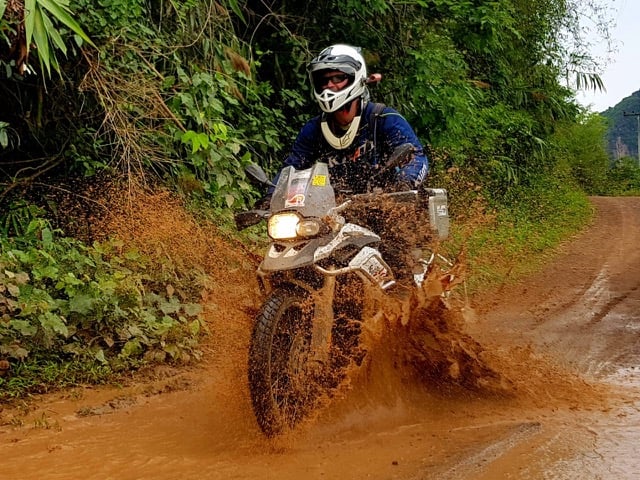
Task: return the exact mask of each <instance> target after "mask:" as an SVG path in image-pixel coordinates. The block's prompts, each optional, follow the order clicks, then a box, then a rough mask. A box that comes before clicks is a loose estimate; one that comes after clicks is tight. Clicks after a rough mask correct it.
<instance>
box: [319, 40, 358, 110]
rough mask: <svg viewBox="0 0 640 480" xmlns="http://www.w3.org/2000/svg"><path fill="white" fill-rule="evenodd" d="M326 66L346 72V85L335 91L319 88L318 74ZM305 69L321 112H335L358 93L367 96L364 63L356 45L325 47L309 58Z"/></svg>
mask: <svg viewBox="0 0 640 480" xmlns="http://www.w3.org/2000/svg"><path fill="white" fill-rule="evenodd" d="M330 70H337V71H340V72H342V73H344V74H346V75H347V76H348V83H347V85H346V87H344V88H343V89H342V90H339V91H337V92H334V91H332V90H330V89H328V88H327V89H323V78H322V75H323V73H325V72H326V71H330ZM307 71H308V72H309V79H310V80H311V85H312V86H313V96H314V98H315V99H316V101H317V102H318V105H320V108H321V109H322V111H323V112H325V113H331V112H335V111H336V110H339V109H340V108H341V107H343V106H345V105H347V104H349V103H350V102H351V101H352V100H354V99H356V98H358V97H364V98H367V93H368V92H367V87H366V84H365V81H366V79H367V66H366V65H365V62H364V58H363V57H362V55H361V54H360V49H359V48H355V47H351V46H349V45H340V44H339V45H332V46H330V47H327V48H325V49H324V50H322V51H321V52H320V54H319V55H318V56H317V57H316V58H314V59H313V60H311V62H309V65H308V66H307Z"/></svg>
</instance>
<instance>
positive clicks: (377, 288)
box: [236, 145, 449, 437]
mask: <svg viewBox="0 0 640 480" xmlns="http://www.w3.org/2000/svg"><path fill="white" fill-rule="evenodd" d="M411 151H412V147H411V145H404V146H402V147H400V148H398V149H397V150H396V151H395V152H394V154H393V155H392V156H391V158H390V160H389V161H388V162H387V164H386V166H385V167H384V168H382V169H381V170H380V172H379V174H378V175H373V176H372V177H371V184H372V185H373V186H372V187H371V189H370V191H373V188H375V182H376V179H377V178H382V177H384V175H385V174H387V173H388V172H390V171H393V170H395V169H397V168H399V166H401V165H402V164H403V162H404V161H406V159H407V158H408V156H409V155H410V154H411ZM247 174H248V176H249V177H250V178H252V179H253V180H254V181H255V182H257V183H259V184H262V185H265V186H271V187H273V188H274V190H273V194H272V197H271V202H270V208H269V210H251V211H248V212H241V213H239V214H238V215H236V224H237V226H238V228H240V229H242V228H246V227H248V226H250V225H253V224H256V223H257V222H259V221H261V220H266V221H267V233H268V236H269V238H270V244H269V246H268V248H267V251H266V254H265V255H264V259H263V260H262V262H261V263H260V265H259V267H258V269H257V276H258V280H259V284H260V287H261V290H262V292H263V293H264V295H265V300H264V302H263V305H262V308H261V309H260V311H259V313H258V315H257V317H256V319H255V324H254V328H253V332H252V336H251V343H250V349H249V362H248V376H249V387H250V395H251V401H252V406H253V410H254V413H255V416H256V419H257V423H258V425H259V427H260V429H261V430H262V431H263V432H264V434H265V435H267V436H269V437H271V436H275V435H278V434H280V433H282V432H283V431H285V430H287V429H293V428H294V427H296V426H297V425H298V424H300V423H301V422H302V421H303V420H304V419H306V418H308V417H309V416H310V414H311V413H312V412H313V411H314V410H315V409H316V408H317V406H318V404H319V402H320V401H321V399H322V398H327V397H328V396H330V395H331V393H332V392H333V391H334V390H335V389H336V388H337V387H338V386H339V385H340V383H341V381H342V380H343V378H344V376H345V375H346V370H347V368H348V367H349V366H350V365H359V364H360V363H361V362H362V361H363V358H364V356H365V354H366V352H365V351H364V349H363V348H362V345H361V341H360V336H361V334H362V332H363V330H364V329H365V328H367V324H368V323H371V322H375V321H376V319H379V318H380V316H381V314H382V313H383V312H382V308H383V305H384V303H385V301H386V300H387V297H389V296H390V295H392V293H391V292H392V291H393V290H394V286H396V283H397V278H396V275H395V273H394V268H393V267H392V266H391V265H389V263H387V261H386V259H385V258H383V255H382V253H381V252H380V248H379V245H380V243H381V237H380V235H378V234H377V233H376V232H374V231H372V230H371V229H369V228H367V227H364V226H362V225H359V224H357V223H351V222H348V221H346V220H345V217H344V216H343V214H344V213H346V212H347V211H348V210H349V208H350V207H351V206H352V205H353V204H354V202H356V201H361V200H363V199H364V201H367V200H368V199H372V198H376V199H380V198H381V197H384V198H386V199H388V200H390V201H392V202H400V203H403V202H413V203H414V204H417V205H426V209H427V210H428V218H429V225H430V228H431V230H432V233H433V236H434V237H435V239H436V240H442V239H445V238H446V237H447V236H448V230H449V217H448V205H447V192H446V190H444V189H435V188H434V189H432V188H426V189H422V190H421V191H420V192H418V191H417V190H407V191H400V192H392V193H379V192H377V193H375V192H374V193H373V194H371V193H369V194H360V195H352V196H349V197H348V198H346V199H345V200H344V201H342V202H341V203H339V204H338V203H337V202H336V192H335V191H334V188H333V187H332V184H331V181H330V176H329V170H328V165H327V164H326V163H320V162H319V163H316V164H314V165H313V166H312V167H311V168H308V169H305V170H295V169H294V168H293V167H286V168H285V169H283V170H282V172H281V173H280V175H279V178H278V181H277V183H276V184H275V185H274V184H273V183H272V182H271V181H270V180H269V179H268V177H267V175H266V174H265V173H264V171H263V170H262V169H261V168H260V167H259V166H257V165H256V164H252V165H250V166H249V167H248V168H247ZM425 197H426V199H425ZM425 200H426V201H425ZM422 253H424V252H422ZM418 256H419V258H418V259H417V262H418V264H419V265H420V271H419V272H415V273H413V279H412V280H413V282H412V283H413V286H412V288H414V289H415V290H416V291H419V289H420V287H421V285H422V282H423V281H424V279H425V275H427V274H428V272H429V271H430V269H432V268H434V266H435V264H436V263H437V259H438V255H437V254H435V253H429V254H428V255H423V254H418ZM440 258H442V257H440ZM354 292H355V295H354ZM396 301H397V299H396ZM401 301H404V302H409V301H410V297H407V298H406V299H404V300H401Z"/></svg>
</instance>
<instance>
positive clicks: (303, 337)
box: [249, 289, 321, 436]
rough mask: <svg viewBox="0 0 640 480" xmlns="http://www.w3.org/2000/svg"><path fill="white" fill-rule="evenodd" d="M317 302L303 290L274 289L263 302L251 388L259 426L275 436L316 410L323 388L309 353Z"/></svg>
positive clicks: (253, 347)
mask: <svg viewBox="0 0 640 480" xmlns="http://www.w3.org/2000/svg"><path fill="white" fill-rule="evenodd" d="M312 320H313V300H312V298H311V295H310V294H309V293H308V292H306V291H304V290H301V289H291V290H289V289H278V290H275V291H274V292H273V293H272V294H271V295H270V296H269V298H268V299H267V301H266V302H265V303H264V305H263V307H262V309H261V311H260V313H259V314H258V317H257V318H256V323H255V326H254V329H253V334H252V337H251V346H250V349H249V389H250V392H251V401H252V404H253V410H254V412H255V415H256V419H257V421H258V425H259V426H260V428H261V429H262V431H263V432H264V433H265V434H266V435H267V436H274V435H277V434H279V433H281V432H282V431H283V430H285V429H287V428H293V427H294V426H295V425H297V424H299V423H300V421H302V420H303V419H304V418H305V417H307V416H308V415H309V413H310V412H311V411H312V410H313V409H314V407H315V405H316V402H317V401H318V398H319V397H320V393H321V389H320V385H319V384H318V381H317V378H318V375H317V374H318V372H316V371H314V369H313V367H317V365H313V364H312V363H313V362H311V361H310V357H311V350H310V345H311V327H312Z"/></svg>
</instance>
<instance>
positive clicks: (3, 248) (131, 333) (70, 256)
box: [0, 220, 202, 371]
mask: <svg viewBox="0 0 640 480" xmlns="http://www.w3.org/2000/svg"><path fill="white" fill-rule="evenodd" d="M121 249H122V244H121V243H120V242H118V241H117V240H112V241H108V242H104V243H100V244H98V243H96V244H94V245H93V246H92V247H88V246H85V245H84V244H82V243H81V242H78V241H76V240H72V239H69V238H64V237H57V235H56V232H54V231H52V230H51V229H50V228H49V227H48V226H47V223H46V222H44V221H42V220H33V221H32V222H31V224H30V225H29V226H28V229H27V231H26V232H25V235H23V236H22V237H20V238H19V239H7V238H5V237H2V238H0V354H2V356H3V357H5V358H9V359H12V361H13V362H16V363H17V362H24V363H27V364H28V363H31V362H36V363H37V362H39V361H40V360H41V359H43V358H53V357H57V358H58V364H59V365H60V368H64V367H63V366H64V365H66V364H68V363H73V362H79V361H82V362H87V363H88V364H89V365H102V366H104V367H105V368H107V369H108V370H109V371H120V370H122V369H125V368H131V367H134V366H137V365H139V364H140V363H141V362H155V361H184V360H189V359H190V358H191V357H193V356H196V357H197V356H198V355H199V352H198V350H197V348H196V346H197V340H198V337H199V336H200V334H201V333H202V323H201V320H200V318H199V315H200V312H201V307H200V305H199V304H198V303H188V302H184V301H183V300H180V299H178V298H177V297H176V296H175V295H173V291H174V289H173V287H172V286H171V284H170V283H169V282H168V281H167V279H162V278H154V277H153V276H152V275H151V274H150V273H149V272H150V270H151V269H150V265H149V260H148V259H146V258H144V257H142V256H141V255H140V254H139V253H137V252H136V251H122V250H121ZM169 292H171V293H169Z"/></svg>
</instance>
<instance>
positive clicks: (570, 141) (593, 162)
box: [553, 115, 609, 195]
mask: <svg viewBox="0 0 640 480" xmlns="http://www.w3.org/2000/svg"><path fill="white" fill-rule="evenodd" d="M606 129H607V126H606V123H605V121H604V119H603V118H602V117H601V116H599V115H586V116H584V117H582V118H581V119H580V120H579V121H578V122H575V123H566V122H565V123H562V124H560V125H559V127H558V128H557V130H556V133H555V135H554V138H553V142H554V146H555V148H554V155H555V157H556V158H557V159H558V163H561V162H567V167H568V169H569V171H570V174H571V176H572V177H573V179H574V181H575V182H576V183H577V184H578V185H579V186H580V187H581V188H582V189H584V191H585V192H587V193H589V194H594V195H597V194H604V193H606V191H607V171H608V169H609V159H608V156H607V152H606V150H605V133H606Z"/></svg>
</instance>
